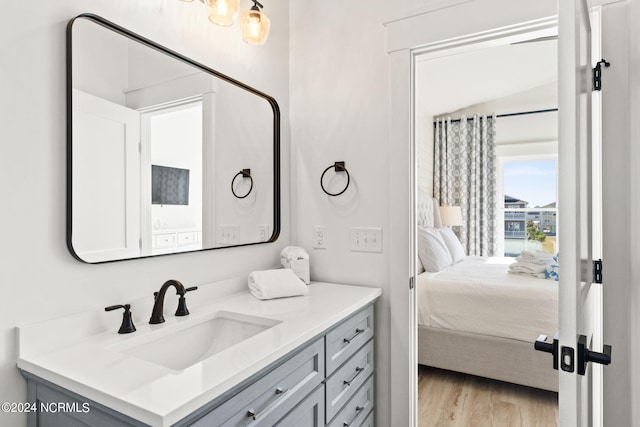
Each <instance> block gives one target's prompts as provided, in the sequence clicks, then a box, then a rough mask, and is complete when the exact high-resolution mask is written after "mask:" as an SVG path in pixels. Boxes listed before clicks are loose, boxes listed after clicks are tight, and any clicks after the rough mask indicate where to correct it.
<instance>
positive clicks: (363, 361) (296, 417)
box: [24, 304, 375, 427]
mask: <svg viewBox="0 0 640 427" xmlns="http://www.w3.org/2000/svg"><path fill="white" fill-rule="evenodd" d="M373 335H374V318H373V304H370V305H369V306H367V307H365V308H363V309H362V310H360V311H358V312H356V313H355V314H353V315H351V316H350V317H348V318H346V319H344V320H343V321H341V322H339V323H338V324H336V325H334V326H333V327H331V328H329V329H328V330H327V331H325V332H324V333H322V334H321V335H320V336H316V337H315V338H313V339H311V340H310V341H308V342H306V343H305V344H303V345H301V346H300V347H298V348H297V349H295V350H294V351H292V352H290V353H289V354H288V355H286V356H285V357H283V358H281V359H280V360H278V361H276V362H274V363H273V364H271V365H270V366H268V367H266V368H265V369H263V370H262V371H260V372H258V373H257V374H255V375H253V376H251V377H250V378H248V379H247V380H245V381H243V382H242V383H240V384H238V385H236V386H235V387H233V388H231V389H230V390H228V391H227V392H226V393H224V394H223V395H221V396H219V397H218V398H216V399H214V400H212V401H211V402H209V403H207V404H205V405H204V406H202V407H201V408H199V409H198V410H196V411H195V412H193V413H191V414H189V415H187V416H186V417H184V418H183V419H182V420H180V421H178V422H177V423H175V424H173V425H174V426H199V427H200V426H207V427H211V426H221V427H222V426H224V427H231V426H233V427H237V426H278V427H285V426H289V427H306V426H309V427H316V426H325V425H326V426H330V427H335V426H338V427H345V426H346V427H372V426H373V425H374V422H373V406H374V375H373V373H374V354H375V351H374V348H375V346H374V340H373ZM256 351H260V350H259V349H256ZM24 376H25V378H26V379H27V384H28V398H29V401H30V402H36V403H37V404H38V403H39V402H55V403H57V404H60V403H63V404H65V405H67V406H66V408H73V409H74V410H72V411H67V410H64V411H57V413H42V412H40V413H38V414H36V413H32V414H29V418H28V423H29V424H28V425H29V427H36V426H38V427H50V426H65V427H72V426H76V425H77V426H80V425H83V426H84V425H91V426H143V425H146V424H143V423H141V422H139V421H137V420H134V419H132V418H130V417H129V416H127V415H124V414H120V413H118V412H116V411H114V410H112V409H110V408H108V407H105V406H104V405H102V404H100V403H96V402H92V401H89V400H88V399H87V398H84V397H82V396H80V395H78V394H76V393H73V392H71V391H69V390H66V389H63V388H60V387H58V386H56V385H54V384H52V383H50V382H48V381H45V380H42V379H41V378H39V377H36V376H34V375H32V374H29V373H28V372H24ZM176 393H179V390H176ZM87 405H88V407H89V410H88V411H87V410H83V408H86V407H87Z"/></svg>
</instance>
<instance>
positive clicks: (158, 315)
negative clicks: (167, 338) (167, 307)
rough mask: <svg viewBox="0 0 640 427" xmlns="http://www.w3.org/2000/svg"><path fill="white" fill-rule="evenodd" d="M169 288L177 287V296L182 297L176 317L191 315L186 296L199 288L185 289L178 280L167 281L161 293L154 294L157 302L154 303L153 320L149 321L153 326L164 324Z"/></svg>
mask: <svg viewBox="0 0 640 427" xmlns="http://www.w3.org/2000/svg"><path fill="white" fill-rule="evenodd" d="M169 286H175V288H176V295H180V300H179V301H178V309H177V310H176V316H187V315H188V314H189V310H188V309H187V300H186V299H185V297H184V295H185V294H186V293H187V292H190V291H195V290H196V289H198V287H197V286H193V287H191V288H186V289H185V288H184V286H183V285H182V283H180V282H178V281H177V280H173V279H171V280H167V281H166V282H164V284H163V285H162V287H161V288H160V291H159V292H155V293H154V294H153V295H154V296H155V302H154V303H153V311H152V312H151V319H150V320H149V323H150V324H152V325H155V324H157V323H163V322H164V315H163V311H164V294H165V293H166V292H167V289H169Z"/></svg>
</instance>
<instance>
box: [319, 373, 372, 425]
mask: <svg viewBox="0 0 640 427" xmlns="http://www.w3.org/2000/svg"><path fill="white" fill-rule="evenodd" d="M373 402H374V396H373V375H372V376H370V377H369V378H368V379H367V381H366V382H365V383H364V384H363V385H362V387H360V389H359V390H358V391H357V392H356V394H354V395H353V397H352V398H351V400H349V401H348V402H347V404H346V405H344V407H343V408H342V410H340V412H338V415H336V417H335V418H334V419H333V421H332V422H331V423H329V424H327V426H329V427H360V426H361V425H362V423H363V422H364V421H365V420H366V419H367V415H368V414H369V412H371V409H372V408H373Z"/></svg>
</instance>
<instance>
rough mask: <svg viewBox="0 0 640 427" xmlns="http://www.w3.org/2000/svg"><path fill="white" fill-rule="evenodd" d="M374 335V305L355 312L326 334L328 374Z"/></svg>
mask: <svg viewBox="0 0 640 427" xmlns="http://www.w3.org/2000/svg"><path fill="white" fill-rule="evenodd" d="M372 337H373V305H370V306H368V307H367V308H365V309H364V310H362V311H360V312H358V313H356V314H354V315H353V316H352V317H350V318H348V319H347V320H345V321H344V322H343V323H342V324H341V325H340V326H338V327H337V328H335V329H332V330H330V331H329V332H328V333H327V335H326V346H327V348H326V351H327V354H326V363H327V369H326V370H327V375H331V374H332V373H333V371H335V370H336V369H337V368H338V367H339V366H340V365H342V364H343V363H344V362H345V361H346V360H347V359H348V358H350V357H351V356H352V355H353V354H354V353H355V352H356V351H357V350H358V349H359V348H360V347H362V345H363V344H364V343H366V342H367V341H369V339H370V338H372Z"/></svg>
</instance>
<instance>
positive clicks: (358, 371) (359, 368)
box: [342, 366, 364, 386]
mask: <svg viewBox="0 0 640 427" xmlns="http://www.w3.org/2000/svg"><path fill="white" fill-rule="evenodd" d="M362 371H364V368H361V367H359V366H356V374H355V375H354V376H353V378H351V379H350V380H349V381H347V380H344V381H342V382H343V383H344V384H346V385H347V386H350V385H351V383H352V382H354V381H355V380H356V378H358V375H360V373H361V372H362Z"/></svg>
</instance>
